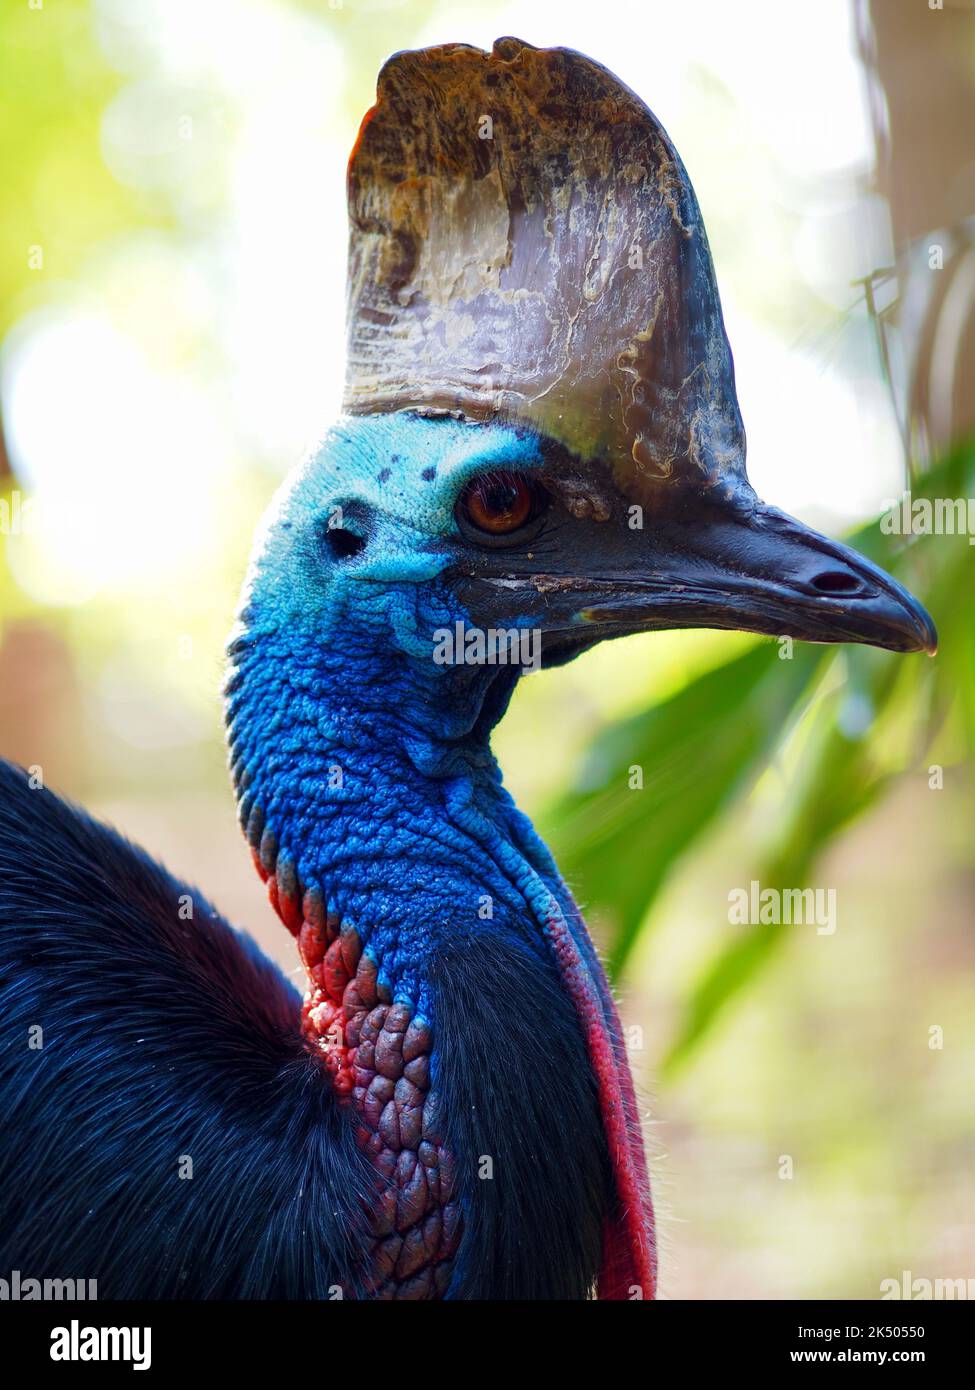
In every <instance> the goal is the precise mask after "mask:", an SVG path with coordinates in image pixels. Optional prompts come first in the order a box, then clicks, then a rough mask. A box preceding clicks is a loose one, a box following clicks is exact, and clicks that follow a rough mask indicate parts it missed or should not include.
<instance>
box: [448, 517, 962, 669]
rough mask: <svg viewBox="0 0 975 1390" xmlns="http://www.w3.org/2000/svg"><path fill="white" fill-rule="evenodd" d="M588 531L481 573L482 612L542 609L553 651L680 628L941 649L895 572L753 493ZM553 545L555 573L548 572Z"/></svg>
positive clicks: (541, 623) (541, 622)
mask: <svg viewBox="0 0 975 1390" xmlns="http://www.w3.org/2000/svg"><path fill="white" fill-rule="evenodd" d="M753 496H754V495H753ZM586 533H587V534H586V536H585V539H584V540H583V537H582V535H581V534H580V533H579V532H576V533H575V535H574V536H573V539H572V544H570V545H559V546H558V547H557V548H553V549H552V550H549V548H548V547H545V546H540V547H539V552H541V553H538V554H537V555H536V556H535V557H534V563H533V564H532V565H531V566H529V565H527V564H525V563H523V562H521V563H519V562H518V561H514V557H510V560H509V565H508V568H507V572H506V573H504V574H501V573H498V572H497V571H496V572H495V573H494V574H493V575H492V576H491V577H490V578H488V576H487V575H484V576H483V578H482V579H481V580H480V583H479V584H478V586H477V587H478V589H479V590H480V597H481V599H482V600H483V599H484V598H486V597H487V593H486V590H487V588H488V586H489V587H490V589H491V591H492V599H493V601H492V602H490V603H489V605H488V607H489V609H490V613H487V614H484V616H485V617H489V618H490V619H491V620H493V621H498V622H500V621H503V616H502V614H503V613H504V612H506V613H507V614H509V615H511V614H513V613H519V612H520V613H521V614H525V613H535V614H537V626H538V627H539V628H540V629H541V631H542V634H543V645H544V647H545V648H547V649H548V650H549V651H550V652H551V654H552V658H553V659H558V658H559V655H560V649H563V650H564V652H565V654H570V653H571V650H572V649H573V648H575V649H579V648H581V647H582V646H588V645H590V644H591V643H593V642H596V641H599V640H601V639H602V638H606V637H612V636H617V635H620V634H622V633H629V632H639V631H646V630H652V629H660V628H680V627H710V628H731V629H738V630H741V631H745V632H759V633H765V634H768V635H771V636H776V637H793V638H797V639H799V640H802V641H807V642H862V643H866V644H868V645H870V646H873V647H884V648H886V649H887V650H889V651H896V652H919V651H924V652H930V653H931V654H933V653H934V652H935V651H936V649H937V643H938V637H937V633H936V631H935V627H934V624H933V622H932V621H931V618H930V617H929V616H928V614H927V612H926V611H925V610H924V608H923V607H922V606H921V604H920V603H918V601H917V599H915V598H913V597H912V595H911V594H909V593H908V592H907V590H906V589H903V588H902V587H901V586H900V584H898V583H897V582H896V580H894V579H892V578H891V577H890V575H889V574H886V573H885V572H884V571H883V570H882V569H880V568H879V567H878V566H876V565H874V564H873V563H872V562H871V561H869V560H867V559H866V558H865V557H864V556H862V555H860V554H858V553H857V552H856V551H854V550H851V549H850V548H849V547H848V546H845V545H842V544H840V543H839V542H838V541H833V540H829V539H828V538H827V537H826V536H821V535H819V534H818V532H816V531H812V530H810V529H809V528H808V527H806V526H804V525H803V524H802V523H801V522H799V521H796V520H795V519H794V518H792V517H790V516H786V514H785V513H784V512H780V511H778V510H776V509H775V508H773V507H767V506H765V505H764V504H763V503H761V502H759V501H758V499H757V498H756V499H755V500H754V502H753V503H751V504H750V505H740V504H739V505H735V504H729V503H727V502H724V503H721V504H710V505H708V506H707V507H702V506H700V505H692V506H690V507H689V509H688V511H687V513H686V514H685V515H674V516H670V517H666V518H655V519H652V520H650V519H648V520H647V523H646V529H645V530H644V531H638V532H630V533H629V534H628V535H627V536H625V539H624V537H623V535H622V534H621V530H620V528H618V527H616V526H614V524H613V522H612V521H607V522H602V523H596V522H591V521H590V522H588V523H587V525H586ZM546 550H549V557H550V561H551V562H554V564H553V569H554V568H555V565H557V572H545V560H546V555H545V553H544V552H545V551H546ZM556 555H557V556H558V558H557V560H556ZM529 558H530V557H529ZM580 560H581V561H583V563H581V564H580V563H579V561H580ZM512 561H514V563H512ZM471 597H474V595H473V594H472V595H471ZM475 606H476V607H477V608H481V609H482V612H483V606H482V604H477V605H475Z"/></svg>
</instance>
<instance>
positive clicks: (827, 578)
mask: <svg viewBox="0 0 975 1390" xmlns="http://www.w3.org/2000/svg"><path fill="white" fill-rule="evenodd" d="M812 586H813V588H814V589H818V590H819V592H820V593H821V594H858V593H859V592H860V590H861V589H862V588H863V585H862V584H861V582H860V580H859V579H858V578H857V576H856V575H855V574H852V573H851V572H850V571H849V570H823V572H822V574H817V575H816V577H815V579H813V581H812Z"/></svg>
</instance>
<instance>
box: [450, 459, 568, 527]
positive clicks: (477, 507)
mask: <svg viewBox="0 0 975 1390" xmlns="http://www.w3.org/2000/svg"><path fill="white" fill-rule="evenodd" d="M547 501H548V495H547V494H546V493H545V492H544V491H543V489H542V488H540V487H539V486H538V484H537V483H536V482H535V481H534V479H533V478H528V477H526V476H525V474H523V473H513V472H511V471H510V470H509V469H507V468H496V469H492V470H491V471H490V472H487V473H479V474H478V475H477V477H475V478H472V479H471V480H470V481H469V482H468V483H467V484H466V486H465V487H464V489H463V490H462V492H461V494H460V496H459V497H458V498H457V504H456V506H455V508H454V515H455V516H456V518H457V524H458V526H459V527H460V529H461V532H462V533H463V534H464V535H465V536H467V537H468V538H469V539H471V540H474V541H477V542H478V544H481V545H511V544H514V543H515V542H516V541H519V540H523V539H525V537H526V534H527V533H528V531H529V529H530V528H531V526H532V523H534V522H536V521H537V520H539V518H540V517H541V514H542V512H543V511H544V510H545V506H546V503H547Z"/></svg>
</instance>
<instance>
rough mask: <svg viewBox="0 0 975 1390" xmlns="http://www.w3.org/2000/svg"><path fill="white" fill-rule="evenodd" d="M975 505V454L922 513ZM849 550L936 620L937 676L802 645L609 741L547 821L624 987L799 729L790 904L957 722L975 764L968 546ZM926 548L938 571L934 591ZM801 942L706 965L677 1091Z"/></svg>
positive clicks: (661, 709)
mask: <svg viewBox="0 0 975 1390" xmlns="http://www.w3.org/2000/svg"><path fill="white" fill-rule="evenodd" d="M973 492H975V445H973V446H969V447H968V448H963V449H960V450H958V451H957V452H956V453H954V454H953V455H952V456H951V457H949V458H948V459H946V460H945V461H944V462H943V463H941V465H940V466H939V467H937V468H935V469H934V470H932V471H931V472H930V473H929V474H928V475H927V476H926V477H925V478H924V479H923V480H922V481H921V482H920V483H918V484H917V485H916V487H915V489H914V492H913V496H914V497H915V498H919V497H929V498H935V497H967V496H970V495H972V494H973ZM850 542H851V544H852V545H854V546H855V547H856V548H857V549H859V550H861V551H863V552H864V553H866V554H867V555H869V556H870V557H871V558H872V559H874V560H876V561H877V562H878V563H881V564H883V565H884V566H885V567H886V568H888V569H889V570H890V571H892V572H893V573H894V574H895V575H897V576H898V577H899V578H900V579H902V580H903V582H905V583H906V584H908V585H909V587H912V588H913V589H914V591H915V592H916V593H918V595H919V596H920V597H921V598H922V600H923V601H924V602H925V603H926V604H927V606H928V607H929V609H930V611H931V612H932V613H933V615H934V617H935V621H936V624H937V626H938V628H939V639H940V650H939V653H938V656H937V658H936V659H935V661H934V663H929V662H927V661H925V660H924V659H922V658H920V657H916V656H914V657H909V658H905V657H903V656H900V655H891V654H889V653H881V652H877V651H874V650H872V649H869V648H860V647H851V648H847V649H845V650H843V651H836V650H833V649H826V650H823V649H820V648H818V647H815V646H812V645H798V644H797V645H796V646H794V647H793V648H792V649H791V652H790V650H789V648H787V647H783V646H782V644H780V643H779V642H774V641H767V642H762V643H760V644H757V645H756V646H754V647H753V648H752V649H751V650H750V651H747V652H746V653H745V654H744V655H743V656H735V657H733V658H731V659H730V660H728V661H726V662H725V663H724V664H723V665H720V666H718V667H716V668H714V669H712V670H709V671H707V672H706V673H705V674H704V675H701V676H699V677H697V678H696V679H694V680H691V681H690V682H688V684H687V685H686V686H685V687H684V688H683V689H681V690H680V691H678V692H677V693H676V694H675V695H673V696H671V697H670V698H669V699H667V700H665V701H663V702H662V703H660V704H658V705H656V706H654V707H652V708H650V709H648V710H646V711H645V712H643V713H641V714H639V715H637V716H635V717H634V718H631V719H628V720H626V721H622V722H620V723H617V724H615V725H613V726H611V727H610V728H608V729H606V730H605V731H603V732H602V733H601V734H600V735H599V737H598V738H597V739H596V740H595V742H594V743H593V745H592V747H591V748H590V750H589V753H588V757H587V759H586V761H585V763H584V764H583V768H582V771H581V775H580V777H579V778H578V779H577V784H578V786H580V787H581V788H582V789H576V790H569V791H568V792H567V793H566V794H565V795H563V796H562V797H561V798H559V799H558V801H557V802H556V803H555V804H554V805H553V806H550V807H549V809H548V812H547V814H546V817H545V824H546V827H547V829H548V831H549V834H550V836H551V838H552V840H553V842H554V844H555V848H556V853H557V857H558V858H559V861H560V863H561V865H562V868H563V870H564V872H565V874H566V876H567V878H568V879H569V881H570V882H571V883H572V884H573V886H574V888H575V889H576V891H577V892H578V893H579V894H580V895H581V897H582V899H583V901H585V902H586V903H588V904H589V905H590V906H591V907H592V909H594V911H595V912H596V914H597V915H598V916H600V917H601V918H604V919H606V920H607V921H608V923H609V925H610V938H609V940H610V945H609V963H610V966H611V969H612V970H613V972H614V973H615V974H619V972H620V971H621V970H622V969H623V967H624V966H625V965H626V963H627V961H628V959H629V957H630V955H631V953H632V951H633V950H634V948H635V946H636V945H637V943H638V942H639V941H640V940H641V939H642V938H643V937H645V936H646V935H648V934H649V933H651V932H652V931H653V929H654V926H655V924H656V921H657V917H656V915H655V911H654V909H655V905H656V903H657V899H658V897H659V895H660V892H661V889H662V888H663V886H664V885H665V884H666V882H667V880H668V877H669V875H670V873H671V872H672V870H673V869H674V868H675V867H676V865H677V864H678V863H679V862H680V861H681V860H682V859H683V858H684V856H686V855H687V854H688V853H689V852H690V851H691V850H692V848H693V847H694V846H695V845H696V843H697V842H698V841H699V840H700V839H701V837H702V836H703V835H704V834H705V833H706V832H707V830H708V828H709V827H710V826H711V824H712V823H713V822H714V821H715V819H716V818H717V817H719V816H721V815H725V816H727V815H733V814H734V812H735V804H736V802H737V801H738V800H739V799H740V798H742V797H743V796H744V795H745V794H746V793H747V792H748V791H749V790H750V789H751V788H753V787H754V786H755V784H756V782H757V781H758V779H759V777H760V776H761V774H762V773H763V771H765V769H766V768H767V767H768V766H769V763H770V760H772V759H773V758H774V757H775V756H776V755H777V753H778V752H779V750H780V747H781V745H782V743H783V741H784V740H787V739H788V738H789V736H790V733H793V732H796V731H797V730H798V729H800V728H801V732H802V736H803V738H802V741H803V753H802V757H801V759H800V761H799V766H798V768H797V770H796V775H795V778H794V781H793V784H792V786H793V794H792V796H791V798H790V801H789V807H788V814H787V816H786V818H785V819H784V821H783V822H782V823H781V824H779V825H777V826H776V827H775V832H774V834H773V835H772V836H771V837H770V843H769V844H768V846H767V847H766V848H765V851H764V858H763V859H762V860H761V862H758V863H756V864H754V865H752V866H751V870H752V871H753V872H750V873H749V874H748V876H749V877H754V878H756V879H757V880H758V881H759V882H760V883H761V884H762V886H763V887H769V888H778V889H784V888H786V887H791V886H794V885H797V884H803V883H806V882H808V878H809V874H810V871H811V870H812V869H813V867H814V866H815V864H816V862H817V861H818V860H819V859H820V857H821V856H822V855H823V854H824V852H825V851H826V850H827V848H828V847H829V846H830V844H831V843H832V841H833V840H834V838H835V837H836V835H837V833H838V832H839V831H840V830H841V829H842V828H843V827H844V826H845V825H847V824H848V823H849V822H850V821H851V820H853V819H854V818H855V817H856V816H858V815H860V814H862V813H863V812H864V811H865V810H866V809H867V808H868V807H870V806H871V805H873V804H874V803H875V802H876V801H877V800H878V798H879V797H881V796H882V795H883V793H884V791H885V790H886V788H887V786H888V784H889V781H890V779H891V777H892V776H894V775H895V774H896V773H897V772H900V771H903V770H905V769H906V768H909V767H915V766H917V765H918V764H919V759H921V758H923V757H924V756H925V754H926V753H927V751H928V750H929V748H930V747H931V744H932V742H933V740H934V739H935V737H936V735H937V734H938V733H939V731H940V730H941V729H942V728H943V726H944V725H945V723H946V720H947V719H948V718H949V716H950V715H951V714H952V712H953V711H954V710H955V709H956V708H957V712H958V714H959V715H960V718H959V720H958V732H957V733H956V737H955V739H954V741H953V743H952V744H951V746H950V749H949V754H950V756H951V758H952V759H953V760H957V761H961V760H962V759H964V758H966V757H970V756H971V754H972V752H973V749H975V629H973V626H972V620H971V614H972V611H973V607H975V570H973V566H972V563H971V550H970V547H969V539H968V537H967V536H966V535H957V536H934V537H926V538H915V540H914V542H913V544H908V545H903V546H902V548H901V549H900V550H899V551H898V552H896V553H890V551H891V546H890V541H889V538H887V537H886V536H883V535H882V534H881V533H880V528H879V525H877V524H874V525H872V526H868V527H865V528H863V529H862V530H860V531H858V532H857V533H856V534H854V535H853V536H851V537H850ZM919 545H921V546H923V547H924V559H925V561H926V564H927V570H928V573H927V575H926V576H925V577H923V578H921V576H920V573H919V567H918V565H917V563H916V562H917V559H918V555H917V551H918V547H919ZM783 658H785V659H783ZM840 667H842V668H843V671H842V674H841V675H840V678H839V680H838V679H837V673H838V668H840ZM868 735H869V736H868ZM634 766H639V767H640V768H642V769H644V770H645V773H646V777H647V779H648V784H647V785H645V786H644V787H642V788H640V789H637V790H634V789H631V788H630V786H629V780H628V779H629V773H630V769H631V768H632V767H634ZM637 865H639V868H640V871H639V872H635V866H637ZM788 932H789V929H788V928H787V927H785V926H784V925H781V924H779V925H769V926H763V925H755V926H749V927H747V928H743V929H740V930H738V931H737V932H736V934H735V935H733V936H732V937H731V938H730V939H729V940H728V941H727V942H726V944H725V945H724V946H723V947H722V948H721V949H720V950H719V952H718V954H717V955H716V956H715V958H713V959H712V960H710V961H709V962H708V963H707V965H706V966H705V968H704V969H703V971H702V972H701V974H700V976H699V978H698V980H697V982H696V984H695V986H694V988H693V990H692V992H691V994H690V997H689V998H688V999H687V1000H686V1003H685V1007H684V1015H683V1019H682V1021H681V1024H680V1026H679V1028H678V1030H677V1033H676V1036H675V1037H674V1038H673V1041H672V1043H671V1046H670V1049H669V1051H668V1053H667V1054H666V1056H665V1057H664V1060H663V1062H662V1064H661V1071H662V1073H663V1075H664V1076H665V1077H666V1076H667V1075H668V1074H671V1073H673V1072H675V1071H676V1070H677V1069H678V1068H680V1067H681V1066H683V1065H684V1064H686V1063H687V1062H688V1061H689V1060H690V1059H691V1058H692V1057H693V1055H694V1053H695V1051H696V1050H697V1048H698V1047H699V1046H700V1045H701V1043H702V1042H703V1041H704V1040H705V1039H706V1037H707V1036H708V1033H709V1032H710V1030H711V1028H712V1026H713V1025H714V1023H715V1021H716V1019H717V1017H718V1015H719V1014H720V1012H721V1011H722V1009H724V1008H725V1006H726V1005H728V1004H729V1003H730V1002H731V1001H732V1000H733V999H734V998H735V996H736V995H739V994H740V993H741V992H742V991H743V990H744V989H745V988H746V986H747V985H748V984H749V983H750V982H751V981H752V980H753V978H754V977H755V975H756V974H757V972H758V971H759V970H760V969H761V968H762V966H763V965H764V964H765V963H766V962H767V961H768V960H769V959H770V957H771V956H772V955H773V954H774V953H775V952H776V951H778V950H780V949H781V948H782V946H783V945H784V943H785V941H786V940H787V937H788Z"/></svg>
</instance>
